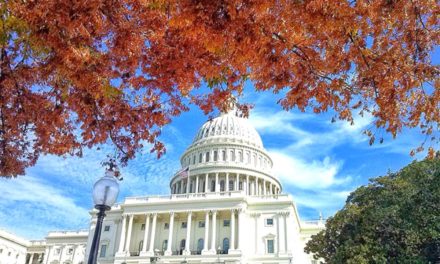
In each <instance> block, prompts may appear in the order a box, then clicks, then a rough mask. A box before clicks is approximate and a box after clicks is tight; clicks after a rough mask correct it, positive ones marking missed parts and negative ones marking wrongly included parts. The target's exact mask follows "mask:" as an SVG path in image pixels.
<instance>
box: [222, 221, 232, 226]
mask: <svg viewBox="0 0 440 264" xmlns="http://www.w3.org/2000/svg"><path fill="white" fill-rule="evenodd" d="M230 225H231V220H223V226H230Z"/></svg>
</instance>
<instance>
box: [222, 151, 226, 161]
mask: <svg viewBox="0 0 440 264" xmlns="http://www.w3.org/2000/svg"><path fill="white" fill-rule="evenodd" d="M222 156H223V161H226V151H225V150H223V151H222Z"/></svg>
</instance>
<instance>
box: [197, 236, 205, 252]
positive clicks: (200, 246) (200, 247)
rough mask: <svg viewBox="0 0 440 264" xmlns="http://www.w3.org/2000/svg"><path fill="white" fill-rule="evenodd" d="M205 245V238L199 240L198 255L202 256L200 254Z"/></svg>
mask: <svg viewBox="0 0 440 264" xmlns="http://www.w3.org/2000/svg"><path fill="white" fill-rule="evenodd" d="M203 243H204V240H203V238H199V240H197V253H198V254H200V252H202V249H203Z"/></svg>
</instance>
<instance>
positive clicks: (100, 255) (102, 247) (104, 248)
mask: <svg viewBox="0 0 440 264" xmlns="http://www.w3.org/2000/svg"><path fill="white" fill-rule="evenodd" d="M106 251H107V245H101V252H100V253H99V257H100V258H105V253H106Z"/></svg>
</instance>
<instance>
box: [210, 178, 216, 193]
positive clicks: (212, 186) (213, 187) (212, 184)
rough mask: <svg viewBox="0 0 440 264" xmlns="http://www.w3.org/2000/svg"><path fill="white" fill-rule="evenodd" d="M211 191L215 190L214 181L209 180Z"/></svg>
mask: <svg viewBox="0 0 440 264" xmlns="http://www.w3.org/2000/svg"><path fill="white" fill-rule="evenodd" d="M211 192H215V181H214V180H212V181H211Z"/></svg>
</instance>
